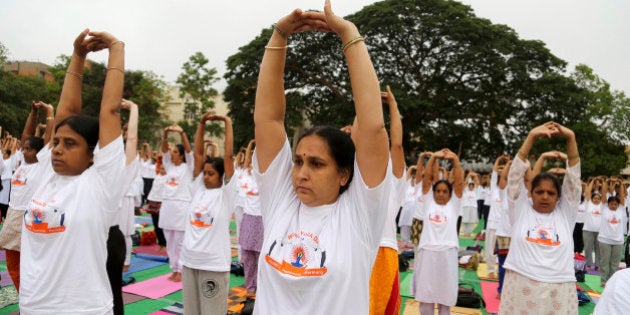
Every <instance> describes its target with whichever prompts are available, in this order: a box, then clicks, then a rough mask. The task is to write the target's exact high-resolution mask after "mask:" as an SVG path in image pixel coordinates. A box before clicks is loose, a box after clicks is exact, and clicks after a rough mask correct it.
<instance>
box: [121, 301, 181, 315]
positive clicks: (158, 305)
mask: <svg viewBox="0 0 630 315" xmlns="http://www.w3.org/2000/svg"><path fill="white" fill-rule="evenodd" d="M172 303H173V301H169V302H166V301H162V300H151V299H144V300H140V301H138V302H136V303H130V304H127V305H125V314H127V315H145V314H148V313H151V312H155V311H158V310H160V309H162V308H163V307H165V306H169V305H171V304H172Z"/></svg>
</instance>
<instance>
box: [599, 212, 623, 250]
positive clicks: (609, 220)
mask: <svg viewBox="0 0 630 315" xmlns="http://www.w3.org/2000/svg"><path fill="white" fill-rule="evenodd" d="M625 216H626V211H625V209H622V207H621V206H619V208H617V210H615V211H612V210H610V209H608V206H603V207H602V214H601V216H600V218H601V220H600V227H599V234H598V235H597V240H598V241H599V242H601V243H604V244H608V245H623V221H624V220H623V218H624V217H625Z"/></svg>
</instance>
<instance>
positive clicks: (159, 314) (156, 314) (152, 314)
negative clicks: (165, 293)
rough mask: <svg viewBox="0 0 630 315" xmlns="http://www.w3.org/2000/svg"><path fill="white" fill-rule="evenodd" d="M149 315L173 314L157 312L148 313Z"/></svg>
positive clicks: (170, 314)
mask: <svg viewBox="0 0 630 315" xmlns="http://www.w3.org/2000/svg"><path fill="white" fill-rule="evenodd" d="M149 315H173V313H168V312H165V311H162V310H159V311H157V312H153V313H150V314H149Z"/></svg>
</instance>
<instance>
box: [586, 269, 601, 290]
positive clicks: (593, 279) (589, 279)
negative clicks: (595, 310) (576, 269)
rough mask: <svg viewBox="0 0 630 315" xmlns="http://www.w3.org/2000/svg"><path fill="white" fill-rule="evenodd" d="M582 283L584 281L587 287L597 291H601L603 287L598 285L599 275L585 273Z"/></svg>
mask: <svg viewBox="0 0 630 315" xmlns="http://www.w3.org/2000/svg"><path fill="white" fill-rule="evenodd" d="M584 283H586V285H588V287H589V288H591V290H593V291H597V292H599V293H602V291H604V288H602V287H601V286H600V284H601V278H600V277H599V276H595V275H588V274H587V275H586V276H585V277H584Z"/></svg>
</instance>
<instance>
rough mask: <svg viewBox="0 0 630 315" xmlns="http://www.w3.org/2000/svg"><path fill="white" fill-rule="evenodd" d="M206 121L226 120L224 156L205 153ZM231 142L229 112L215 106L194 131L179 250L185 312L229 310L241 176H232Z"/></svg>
mask: <svg viewBox="0 0 630 315" xmlns="http://www.w3.org/2000/svg"><path fill="white" fill-rule="evenodd" d="M207 121H223V122H224V123H225V146H224V148H225V155H224V158H223V159H222V158H220V157H209V156H207V155H206V152H205V147H204V142H203V138H204V133H205V125H206V122H207ZM232 143H233V132H232V121H231V120H230V118H229V117H226V116H221V115H213V114H212V113H211V112H208V113H206V114H204V115H203V116H202V117H201V121H200V123H199V125H198V126H197V134H196V135H195V151H194V153H195V167H194V170H193V172H194V173H193V176H194V178H195V180H194V182H193V183H192V188H191V190H192V194H193V198H192V201H191V202H190V205H189V206H188V211H187V212H188V213H187V220H186V232H185V236H184V242H183V246H182V252H181V264H182V266H183V270H182V278H183V293H184V309H185V310H186V313H187V314H217V315H223V314H226V313H227V298H228V292H229V287H230V286H229V281H230V262H231V258H232V257H231V251H230V229H229V226H230V219H231V217H232V213H233V209H234V200H235V197H236V194H237V182H236V181H231V180H230V179H231V177H232V174H233V173H234V158H233V156H232V150H233V149H232V148H233V144H232ZM217 153H218V152H217ZM224 183H225V184H224Z"/></svg>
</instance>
